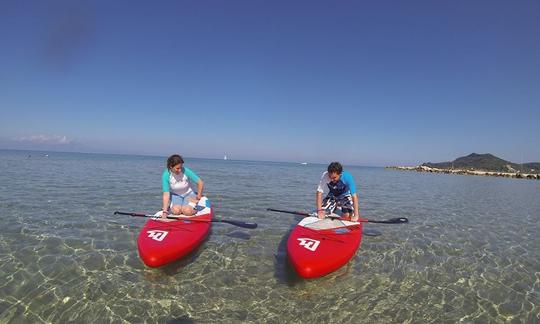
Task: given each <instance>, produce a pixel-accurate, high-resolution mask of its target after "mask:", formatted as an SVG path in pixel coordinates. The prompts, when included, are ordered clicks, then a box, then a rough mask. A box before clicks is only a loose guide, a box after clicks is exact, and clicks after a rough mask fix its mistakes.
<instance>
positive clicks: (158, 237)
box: [146, 231, 169, 242]
mask: <svg viewBox="0 0 540 324" xmlns="http://www.w3.org/2000/svg"><path fill="white" fill-rule="evenodd" d="M146 233H148V237H149V238H151V239H152V240H154V241H158V242H161V241H163V239H164V238H165V236H167V234H169V232H166V231H147V232H146Z"/></svg>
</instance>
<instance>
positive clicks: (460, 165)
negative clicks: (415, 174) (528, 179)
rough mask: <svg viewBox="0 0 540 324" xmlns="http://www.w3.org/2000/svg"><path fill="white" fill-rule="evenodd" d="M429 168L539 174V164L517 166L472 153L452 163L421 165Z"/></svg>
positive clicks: (490, 155) (492, 157)
mask: <svg viewBox="0 0 540 324" xmlns="http://www.w3.org/2000/svg"><path fill="white" fill-rule="evenodd" d="M422 165H424V166H427V167H431V168H438V169H452V168H454V169H469V170H470V169H474V170H482V171H492V172H522V173H540V163H539V162H532V163H523V164H517V163H513V162H510V161H506V160H503V159H501V158H498V157H496V156H494V155H493V154H489V153H487V154H477V153H472V154H469V155H467V156H462V157H460V158H457V159H455V160H454V161H452V162H440V163H432V162H427V163H424V164H422Z"/></svg>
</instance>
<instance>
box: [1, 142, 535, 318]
mask: <svg viewBox="0 0 540 324" xmlns="http://www.w3.org/2000/svg"><path fill="white" fill-rule="evenodd" d="M165 159H166V157H148V156H127V155H104V154H78V153H58V152H34V151H32V152H30V151H10V150H2V151H0V183H1V184H2V185H1V187H0V323H28V322H31V323H36V322H52V323H64V322H67V321H74V322H79V323H81V322H86V323H89V322H93V323H106V322H143V321H146V322H160V323H167V322H169V323H192V322H195V323H198V322H237V321H240V322H269V323H272V322H273V323H284V322H295V323H313V322H328V323H329V322H331V323H346V322H350V323H360V322H361V323H402V322H407V323H442V322H448V323H455V322H460V321H462V322H465V323H471V322H477V323H487V322H494V323H503V322H515V323H539V322H540V310H539V306H538V305H540V275H539V274H540V230H539V229H540V226H539V222H540V216H539V215H540V181H532V180H521V179H506V178H495V177H493V178H491V177H474V176H461V175H445V174H426V173H413V172H400V171H394V170H387V169H384V168H368V167H355V166H346V169H347V170H348V171H350V172H351V173H352V175H353V176H354V178H355V179H356V182H357V187H358V193H359V201H360V210H361V213H362V217H365V218H369V219H376V220H380V219H388V218H393V217H407V218H408V219H409V221H410V223H409V224H400V225H385V224H367V225H366V228H372V229H377V230H379V231H381V232H382V235H380V236H377V237H372V236H364V238H363V240H362V245H361V248H360V250H359V251H358V252H357V253H356V256H355V257H354V258H353V259H352V260H351V262H349V263H348V264H347V265H346V266H344V267H343V268H341V269H339V270H338V271H336V272H334V273H332V274H330V275H327V276H325V277H322V278H318V279H312V280H304V279H301V278H299V277H298V276H297V275H296V274H295V272H294V270H293V269H292V268H291V266H290V265H289V264H288V262H287V255H286V241H287V237H288V234H289V233H290V231H291V229H292V227H293V226H294V224H295V223H297V222H298V221H299V220H300V218H299V217H295V216H293V215H287V214H278V213H272V212H268V211H266V208H269V207H271V208H281V209H289V210H305V211H310V210H312V209H313V208H314V204H315V189H316V186H317V184H318V181H319V179H320V176H321V174H322V172H323V171H324V170H325V168H326V165H320V164H308V165H303V164H301V163H272V162H252V161H234V160H209V159H191V158H186V165H188V166H189V167H190V168H192V169H193V170H194V171H195V172H196V173H197V174H198V175H199V176H200V177H201V178H202V179H203V180H204V182H205V193H206V194H207V196H208V197H209V198H210V199H211V201H212V202H213V204H214V207H215V217H219V218H223V219H231V220H240V221H247V222H256V223H258V224H259V227H258V228H257V229H255V230H249V229H243V228H239V227H235V226H232V225H228V224H222V223H214V224H213V225H212V231H211V233H210V235H209V237H208V238H207V240H206V241H205V242H204V243H203V244H202V245H201V246H200V247H199V248H198V249H197V250H196V251H195V252H194V253H192V254H190V255H189V256H188V257H186V258H184V259H182V260H179V261H177V262H173V263H171V264H169V265H167V266H164V267H162V268H158V269H152V268H148V267H146V266H145V265H144V264H143V263H142V261H141V260H140V259H139V257H138V254H137V243H136V240H137V236H138V234H139V231H140V229H141V227H142V226H143V224H144V223H145V221H146V219H144V218H134V217H130V216H120V215H113V212H114V211H116V210H120V211H131V212H143V213H153V212H155V211H157V210H159V209H160V207H161V173H162V171H163V169H164V165H165Z"/></svg>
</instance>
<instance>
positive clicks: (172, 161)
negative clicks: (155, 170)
mask: <svg viewBox="0 0 540 324" xmlns="http://www.w3.org/2000/svg"><path fill="white" fill-rule="evenodd" d="M180 163H184V159H182V157H181V156H180V155H178V154H173V155H171V156H169V158H168V159H167V169H169V170H170V169H171V168H172V167H173V166H175V165H177V164H180Z"/></svg>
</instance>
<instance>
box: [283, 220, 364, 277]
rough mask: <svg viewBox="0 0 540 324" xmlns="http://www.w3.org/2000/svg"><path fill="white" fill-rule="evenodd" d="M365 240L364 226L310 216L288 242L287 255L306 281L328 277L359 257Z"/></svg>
mask: <svg viewBox="0 0 540 324" xmlns="http://www.w3.org/2000/svg"><path fill="white" fill-rule="evenodd" d="M361 240H362V223H357V222H350V221H345V220H340V219H334V220H332V219H330V218H325V219H322V220H321V219H318V218H317V217H306V218H304V219H302V221H301V222H300V223H298V224H297V225H296V226H295V227H294V229H293V231H292V232H291V234H290V236H289V239H288V241H287V255H288V257H289V261H290V262H291V264H292V266H293V267H294V269H295V270H296V272H297V273H298V275H299V276H300V277H302V278H317V277H322V276H324V275H327V274H329V273H331V272H333V271H335V270H337V269H339V268H341V267H342V266H343V265H345V264H347V262H349V260H350V259H351V258H352V257H353V256H354V255H355V253H356V251H357V250H358V248H359V247H360V242H361Z"/></svg>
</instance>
